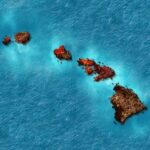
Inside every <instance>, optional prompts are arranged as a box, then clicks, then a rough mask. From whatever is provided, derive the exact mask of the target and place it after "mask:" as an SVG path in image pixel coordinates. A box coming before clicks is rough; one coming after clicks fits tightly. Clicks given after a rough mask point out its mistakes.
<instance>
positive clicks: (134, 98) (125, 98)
mask: <svg viewBox="0 0 150 150" xmlns="http://www.w3.org/2000/svg"><path fill="white" fill-rule="evenodd" d="M114 91H115V92H116V93H115V94H114V95H113V96H112V97H111V103H112V105H113V107H114V109H115V118H116V120H117V121H119V122H120V123H122V124H123V123H124V122H125V121H126V119H127V118H129V117H130V116H132V115H134V114H137V113H139V112H141V111H142V110H145V109H146V106H145V105H144V104H143V103H142V102H141V101H140V99H139V97H138V95H137V94H135V93H134V92H133V91H132V89H128V88H125V87H123V86H120V85H118V84H117V85H116V86H115V87H114Z"/></svg>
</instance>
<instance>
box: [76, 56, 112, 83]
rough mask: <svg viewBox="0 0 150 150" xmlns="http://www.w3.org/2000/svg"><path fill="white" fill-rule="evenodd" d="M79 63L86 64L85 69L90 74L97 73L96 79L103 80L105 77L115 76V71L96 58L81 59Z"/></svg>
mask: <svg viewBox="0 0 150 150" xmlns="http://www.w3.org/2000/svg"><path fill="white" fill-rule="evenodd" d="M77 62H78V64H79V65H82V66H84V70H85V72H86V73H87V74H88V75H92V74H97V75H96V77H94V80H95V81H101V80H105V79H108V78H110V79H112V78H113V77H114V76H115V71H114V70H113V69H112V68H110V67H108V66H105V65H99V64H97V63H96V62H95V61H94V60H91V59H88V58H86V59H81V58H79V60H78V61H77Z"/></svg>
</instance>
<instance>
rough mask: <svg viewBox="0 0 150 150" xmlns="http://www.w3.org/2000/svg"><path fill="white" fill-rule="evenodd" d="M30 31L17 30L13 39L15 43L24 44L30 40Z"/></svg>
mask: <svg viewBox="0 0 150 150" xmlns="http://www.w3.org/2000/svg"><path fill="white" fill-rule="evenodd" d="M30 38H31V37H30V33H29V32H18V33H17V34H16V35H15V40H16V42H17V43H20V44H26V43H27V42H29V40H30Z"/></svg>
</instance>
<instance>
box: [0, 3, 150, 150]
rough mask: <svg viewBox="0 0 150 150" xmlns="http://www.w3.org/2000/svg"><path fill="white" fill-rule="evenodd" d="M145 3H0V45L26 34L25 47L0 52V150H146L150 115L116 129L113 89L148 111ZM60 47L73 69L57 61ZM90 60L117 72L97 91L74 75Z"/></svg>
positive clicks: (149, 41) (149, 38)
mask: <svg viewBox="0 0 150 150" xmlns="http://www.w3.org/2000/svg"><path fill="white" fill-rule="evenodd" d="M149 10H150V2H149V1H148V0H143V1H140V0H133V1H132V2H131V1H128V0H124V1H119V0H115V1H109V0H101V1H98V0H87V1H81V0H80V1H79V0H77V1H75V0H64V1H60V0H56V1H51V0H32V1H31V0H7V1H5V0H0V20H1V23H0V32H1V34H0V41H2V39H3V37H4V36H5V35H10V36H11V37H13V35H14V34H15V33H16V32H18V31H29V32H30V33H31V35H32V40H31V41H30V42H29V44H27V45H26V46H22V45H18V44H16V43H12V44H11V45H10V46H9V47H4V46H3V45H2V44H0V71H1V73H0V87H1V88H0V150H70V149H72V150H108V149H112V150H120V149H122V150H141V149H142V150H148V149H149V146H150V137H149V135H150V128H149V127H150V120H149V115H150V112H149V110H148V111H146V112H145V113H141V114H139V115H136V116H134V117H132V118H130V119H128V120H127V122H126V124H125V125H123V126H122V125H120V124H119V123H117V124H114V123H113V121H114V110H113V109H112V106H111V103H110V99H109V98H110V97H111V96H112V94H113V90H112V88H113V86H112V83H117V82H119V83H120V84H122V85H124V86H127V87H130V88H132V89H134V91H135V92H136V93H137V94H138V95H139V97H140V98H141V100H142V101H143V102H144V103H145V104H146V105H147V106H148V107H149V104H150V103H149V99H150V94H149V82H150V61H149V60H150V52H149V48H150V23H149V20H150V13H149ZM61 44H64V45H65V46H66V48H67V49H69V50H70V51H71V52H72V55H73V61H72V62H63V63H62V64H61V63H60V62H58V61H57V60H56V58H55V57H54V55H53V53H52V52H53V49H54V48H57V47H58V46H59V45H61ZM79 57H90V58H93V59H95V60H96V61H101V62H104V63H105V64H107V65H109V66H111V67H112V68H114V69H115V71H116V73H117V76H116V77H115V78H114V79H113V81H112V80H107V81H104V82H101V83H95V82H94V81H93V78H92V77H88V76H87V75H86V74H85V73H84V72H83V70H82V69H81V68H80V67H78V65H77V63H76V60H77V59H78V58H79Z"/></svg>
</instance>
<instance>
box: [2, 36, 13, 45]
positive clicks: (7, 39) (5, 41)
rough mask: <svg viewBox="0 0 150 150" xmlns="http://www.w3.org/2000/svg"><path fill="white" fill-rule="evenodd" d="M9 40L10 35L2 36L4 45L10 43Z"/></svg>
mask: <svg viewBox="0 0 150 150" xmlns="http://www.w3.org/2000/svg"><path fill="white" fill-rule="evenodd" d="M10 42H11V39H10V37H9V36H6V37H5V38H4V40H3V42H2V43H3V44H4V45H9V44H10Z"/></svg>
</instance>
